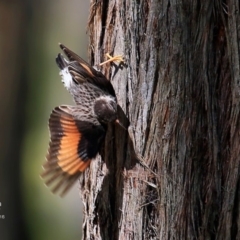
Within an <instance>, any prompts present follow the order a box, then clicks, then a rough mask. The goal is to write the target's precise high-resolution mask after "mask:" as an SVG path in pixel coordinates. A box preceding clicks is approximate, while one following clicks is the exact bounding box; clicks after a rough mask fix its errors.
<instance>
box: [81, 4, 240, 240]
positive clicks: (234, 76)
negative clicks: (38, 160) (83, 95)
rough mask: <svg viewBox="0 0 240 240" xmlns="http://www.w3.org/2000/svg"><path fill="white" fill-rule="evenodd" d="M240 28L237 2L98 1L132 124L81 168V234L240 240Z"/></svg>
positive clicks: (96, 32)
mask: <svg viewBox="0 0 240 240" xmlns="http://www.w3.org/2000/svg"><path fill="white" fill-rule="evenodd" d="M239 26H240V17H239V3H238V2H237V1H234V0H229V1H228V2H225V1H219V0H216V1H211V0H207V1H200V0H192V1H166V0H163V1H156V0H155V1H154V0H152V1H144V0H139V1H129V0H128V1H121V0H115V1H93V0H92V1H91V9H90V17H89V26H88V27H89V34H90V57H91V62H92V64H93V65H94V64H98V63H100V62H102V61H103V60H104V54H105V53H107V52H109V53H110V54H112V55H118V54H123V55H124V57H125V60H126V61H125V64H124V65H122V66H120V67H118V66H117V65H115V64H112V65H106V66H104V67H103V69H102V71H103V72H104V73H105V75H106V76H107V77H108V78H109V79H110V81H111V82H112V84H113V86H114V88H115V91H116V94H117V97H118V103H119V105H120V107H121V108H122V110H123V112H124V113H125V115H126V117H127V118H128V120H129V123H130V125H129V127H128V131H124V130H123V129H122V128H121V127H119V126H111V127H109V129H108V134H107V137H106V141H105V148H104V151H103V154H102V155H101V156H102V157H98V158H97V159H96V160H95V161H93V162H92V164H91V167H90V169H89V170H88V171H87V172H86V173H85V175H84V176H83V179H82V184H81V191H82V193H81V194H82V198H83V202H84V207H85V212H84V213H85V220H84V224H83V234H84V236H83V239H104V240H107V239H240V218H239V211H240V205H239V201H240V199H239V198H240V190H239V162H240V161H239V160H240V147H239V144H240V132H239V121H240V118H239V114H240V113H239V111H240V79H239V78H240V70H239V66H240V65H239V63H240V60H239V48H240V47H239V42H240V37H239V36H240V28H239ZM120 120H121V121H122V122H123V123H124V124H125V126H127V121H126V119H125V118H124V114H122V113H121V114H120Z"/></svg>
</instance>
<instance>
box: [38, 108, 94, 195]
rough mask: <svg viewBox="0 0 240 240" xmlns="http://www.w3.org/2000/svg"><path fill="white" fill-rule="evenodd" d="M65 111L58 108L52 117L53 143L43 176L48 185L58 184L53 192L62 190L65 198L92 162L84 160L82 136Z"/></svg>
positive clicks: (51, 131) (51, 143) (50, 125)
mask: <svg viewBox="0 0 240 240" xmlns="http://www.w3.org/2000/svg"><path fill="white" fill-rule="evenodd" d="M62 110H63V109H61V108H56V109H55V110H54V111H53V112H52V114H51V117H50V120H49V128H50V133H51V142H50V144H49V150H48V155H47V157H46V158H47V162H46V163H45V164H44V165H43V168H44V172H43V173H42V174H41V176H42V177H43V178H45V179H46V181H45V183H46V185H51V184H52V183H53V182H56V185H55V186H54V188H53V189H52V192H54V193H55V192H56V191H58V190H59V189H60V188H61V189H62V190H61V196H63V195H64V194H65V193H66V192H67V191H68V190H69V188H70V187H71V186H72V185H73V184H74V182H75V181H76V180H77V179H78V177H79V176H80V174H81V172H83V171H84V170H85V169H86V168H87V167H88V166H89V165H90V162H91V159H86V158H85V159H84V160H83V159H82V158H81V157H80V155H79V152H78V146H79V142H80V141H81V138H82V135H81V133H80V132H79V129H78V126H77V124H76V122H75V120H74V119H73V118H72V116H71V115H69V114H68V113H67V112H63V111H62Z"/></svg>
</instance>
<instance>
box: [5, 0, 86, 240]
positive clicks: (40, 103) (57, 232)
mask: <svg viewBox="0 0 240 240" xmlns="http://www.w3.org/2000/svg"><path fill="white" fill-rule="evenodd" d="M88 13H89V2H88V1H77V0H73V1H64V0H59V1H57V0H54V1H35V0H32V1H26V0H21V1H17V0H10V1H5V0H1V1H0V203H1V204H0V239H3V240H8V239H34V240H35V239H36V240H37V239H39V240H40V239H58V240H60V239H80V238H81V226H82V219H81V215H82V209H81V200H80V197H79V193H78V186H77V184H76V185H75V187H74V188H73V189H72V190H71V192H70V193H69V194H68V195H67V196H66V197H64V198H60V197H58V196H55V195H53V194H52V193H51V192H50V190H49V189H47V188H46V187H45V185H44V183H43V181H42V180H41V178H40V176H39V175H40V173H41V171H42V167H41V165H42V164H43V162H44V161H45V155H46V153H47V148H48V141H49V133H48V118H49V115H50V113H51V110H52V109H53V108H54V107H55V106H58V105H61V104H72V103H73V102H72V99H71V96H70V95H69V94H68V92H67V91H66V90H65V89H64V87H63V85H62V83H61V80H60V76H59V73H58V72H59V71H58V68H57V66H56V64H55V57H56V55H57V54H58V53H59V51H60V49H59V47H58V43H59V42H62V43H64V44H65V45H66V46H68V47H69V48H71V49H73V50H74V51H75V52H77V53H79V55H81V56H82V57H83V58H84V59H86V60H87V28H86V26H87V18H88Z"/></svg>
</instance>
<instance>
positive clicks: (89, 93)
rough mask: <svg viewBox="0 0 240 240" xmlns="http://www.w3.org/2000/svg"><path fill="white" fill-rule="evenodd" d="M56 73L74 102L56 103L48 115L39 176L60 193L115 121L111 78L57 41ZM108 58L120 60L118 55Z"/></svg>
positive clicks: (64, 192) (100, 143) (115, 106)
mask: <svg viewBox="0 0 240 240" xmlns="http://www.w3.org/2000/svg"><path fill="white" fill-rule="evenodd" d="M60 48H61V49H62V51H63V52H64V54H65V55H66V57H67V59H65V58H64V57H63V55H62V54H60V53H59V54H58V56H57V57H56V63H57V65H58V67H59V68H60V76H61V78H62V82H63V84H64V86H65V87H66V88H67V90H68V91H69V92H70V94H71V95H72V97H73V99H74V101H75V103H76V105H75V106H68V105H62V106H59V107H56V108H55V109H54V110H53V111H52V113H51V115H50V119H49V131H50V143H49V148H48V154H47V156H46V162H45V163H44V165H43V169H44V171H43V173H42V174H41V177H42V178H43V179H44V181H45V183H46V185H47V186H52V192H53V193H56V192H59V193H60V196H63V195H64V194H66V193H67V191H68V190H69V189H70V188H71V186H72V185H73V184H74V183H75V181H76V180H77V179H78V178H79V176H80V174H81V173H82V172H83V171H84V170H85V169H86V168H87V167H88V166H89V165H90V162H91V160H92V159H94V158H95V157H96V155H97V154H98V152H99V150H100V148H101V145H102V143H103V141H104V138H105V135H106V131H107V126H108V124H109V123H112V122H118V119H117V118H118V116H117V99H116V94H115V91H114V89H113V86H112V84H111V82H110V81H109V80H108V79H106V77H105V76H104V75H103V74H102V73H101V72H100V71H97V70H95V69H94V68H93V67H91V66H90V65H89V64H88V63H87V62H85V61H84V60H83V59H82V58H81V57H79V56H78V55H77V54H76V53H74V52H72V51H71V50H70V49H68V48H67V47H65V46H64V45H63V44H60ZM109 58H110V59H109V60H108V61H106V62H109V61H115V60H118V61H122V60H121V56H116V58H115V57H111V56H109Z"/></svg>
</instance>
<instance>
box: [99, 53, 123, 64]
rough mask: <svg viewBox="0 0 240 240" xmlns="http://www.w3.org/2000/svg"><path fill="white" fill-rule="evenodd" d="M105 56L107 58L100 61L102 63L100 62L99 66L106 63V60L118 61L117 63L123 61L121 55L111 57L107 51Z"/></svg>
mask: <svg viewBox="0 0 240 240" xmlns="http://www.w3.org/2000/svg"><path fill="white" fill-rule="evenodd" d="M106 56H107V57H108V58H109V59H108V60H106V61H104V62H102V63H100V64H99V66H102V65H104V64H106V63H108V62H119V63H121V62H124V59H123V56H122V55H117V56H114V57H112V56H111V55H110V54H109V53H107V54H106Z"/></svg>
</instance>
